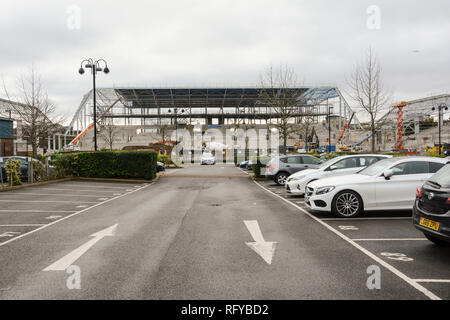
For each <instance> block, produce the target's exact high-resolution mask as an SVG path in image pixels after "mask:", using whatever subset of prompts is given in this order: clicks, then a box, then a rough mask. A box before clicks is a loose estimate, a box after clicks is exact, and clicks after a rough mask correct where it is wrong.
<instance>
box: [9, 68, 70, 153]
mask: <svg viewBox="0 0 450 320" xmlns="http://www.w3.org/2000/svg"><path fill="white" fill-rule="evenodd" d="M3 88H4V92H5V95H6V96H7V98H8V100H10V102H8V105H9V108H10V110H11V111H12V113H13V114H14V116H15V117H17V118H18V120H20V121H21V123H22V134H23V138H25V139H26V140H27V141H28V143H30V144H31V147H32V152H33V156H36V155H37V150H38V147H39V145H40V143H42V141H43V140H45V139H47V138H48V137H49V136H50V135H51V134H53V133H54V132H55V131H57V130H60V129H61V128H62V127H61V125H60V122H61V121H62V120H61V119H55V117H54V113H55V105H54V104H53V103H52V102H51V101H50V99H49V98H48V96H47V93H46V92H45V90H44V88H43V85H42V81H41V78H40V76H39V75H38V74H37V73H36V72H35V70H34V68H33V67H32V68H31V70H30V73H29V74H28V75H26V76H25V75H21V76H20V77H19V79H18V84H17V93H16V96H15V97H14V98H11V97H10V94H9V91H8V90H7V88H6V85H5V82H4V81H3ZM12 100H14V101H15V102H12Z"/></svg>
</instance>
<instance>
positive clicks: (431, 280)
mask: <svg viewBox="0 0 450 320" xmlns="http://www.w3.org/2000/svg"><path fill="white" fill-rule="evenodd" d="M414 281H416V282H428V283H450V280H448V279H414Z"/></svg>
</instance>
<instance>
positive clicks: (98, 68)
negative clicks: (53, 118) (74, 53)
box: [78, 58, 109, 151]
mask: <svg viewBox="0 0 450 320" xmlns="http://www.w3.org/2000/svg"><path fill="white" fill-rule="evenodd" d="M83 63H86V64H85V65H84V68H89V69H91V73H92V83H93V96H94V150H95V151H97V97H96V88H95V76H96V75H97V72H102V71H103V72H104V73H105V74H108V73H109V68H108V64H107V62H106V61H105V60H104V59H99V60H95V61H94V60H93V59H92V58H89V59H84V60H83V61H81V66H80V69H78V73H79V74H81V75H83V74H84V68H83ZM102 65H104V67H103V68H102Z"/></svg>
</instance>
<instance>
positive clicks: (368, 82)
mask: <svg viewBox="0 0 450 320" xmlns="http://www.w3.org/2000/svg"><path fill="white" fill-rule="evenodd" d="M348 82H349V86H350V89H351V91H352V93H351V95H352V98H353V99H354V100H355V101H356V102H357V103H358V106H359V108H360V109H361V110H363V111H364V113H366V114H367V115H368V116H369V117H370V122H369V128H370V131H371V133H372V139H371V143H372V152H374V151H375V137H376V131H377V129H378V128H379V126H380V125H381V123H379V120H380V118H379V117H380V115H381V116H382V113H383V111H386V108H387V105H388V102H389V99H390V94H389V92H388V90H387V89H386V88H385V87H384V85H383V80H382V78H381V66H380V64H379V62H378V59H377V57H376V55H375V54H374V53H373V52H372V49H371V48H369V50H368V51H367V54H366V57H365V60H364V61H363V63H362V64H359V65H357V66H356V67H355V70H354V72H353V74H352V76H351V79H350V80H349V81H348Z"/></svg>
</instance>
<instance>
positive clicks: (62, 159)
mask: <svg viewBox="0 0 450 320" xmlns="http://www.w3.org/2000/svg"><path fill="white" fill-rule="evenodd" d="M50 164H51V165H53V166H54V167H55V168H56V170H57V173H56V176H57V177H58V178H64V177H70V176H78V175H79V170H78V154H76V153H69V154H55V155H53V156H51V162H50Z"/></svg>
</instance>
